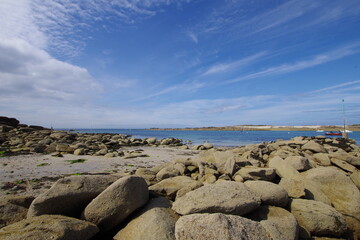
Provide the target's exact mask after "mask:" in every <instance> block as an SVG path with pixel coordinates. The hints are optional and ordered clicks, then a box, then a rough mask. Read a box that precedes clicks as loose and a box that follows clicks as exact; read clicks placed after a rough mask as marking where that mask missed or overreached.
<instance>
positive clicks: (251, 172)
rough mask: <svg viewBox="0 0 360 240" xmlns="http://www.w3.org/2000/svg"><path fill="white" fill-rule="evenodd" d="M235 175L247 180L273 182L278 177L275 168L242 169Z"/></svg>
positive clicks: (251, 167)
mask: <svg viewBox="0 0 360 240" xmlns="http://www.w3.org/2000/svg"><path fill="white" fill-rule="evenodd" d="M234 175H240V176H241V177H242V178H243V179H244V180H245V181H246V180H264V181H273V180H274V179H275V177H276V172H275V169H274V168H259V167H254V166H247V167H243V168H241V169H240V170H239V171H237V172H236V173H235V174H234Z"/></svg>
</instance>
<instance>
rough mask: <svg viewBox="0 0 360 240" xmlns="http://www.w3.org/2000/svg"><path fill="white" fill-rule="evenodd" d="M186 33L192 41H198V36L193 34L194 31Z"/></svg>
mask: <svg viewBox="0 0 360 240" xmlns="http://www.w3.org/2000/svg"><path fill="white" fill-rule="evenodd" d="M186 35H187V36H188V37H189V38H190V39H191V40H192V41H193V42H194V43H198V42H199V40H198V37H197V36H196V35H195V33H193V32H187V33H186Z"/></svg>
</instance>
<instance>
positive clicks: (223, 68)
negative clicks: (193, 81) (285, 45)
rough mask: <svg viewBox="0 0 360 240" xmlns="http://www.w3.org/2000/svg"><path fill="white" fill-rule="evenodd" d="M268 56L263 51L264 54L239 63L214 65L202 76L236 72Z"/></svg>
mask: <svg viewBox="0 0 360 240" xmlns="http://www.w3.org/2000/svg"><path fill="white" fill-rule="evenodd" d="M266 54H267V53H266V52H265V51H263V52H259V53H256V54H254V55H251V56H248V57H245V58H243V59H239V60H237V61H233V62H228V63H220V64H216V65H213V66H211V67H210V68H209V69H208V70H206V71H205V72H204V73H203V74H202V76H208V75H212V74H218V73H227V72H229V71H232V70H235V69H237V68H241V67H244V66H247V65H249V64H252V63H254V62H255V61H257V60H259V59H260V58H261V57H263V56H265V55H266Z"/></svg>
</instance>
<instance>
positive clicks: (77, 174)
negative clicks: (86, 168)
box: [71, 173, 83, 176]
mask: <svg viewBox="0 0 360 240" xmlns="http://www.w3.org/2000/svg"><path fill="white" fill-rule="evenodd" d="M80 175H83V173H73V174H71V176H80Z"/></svg>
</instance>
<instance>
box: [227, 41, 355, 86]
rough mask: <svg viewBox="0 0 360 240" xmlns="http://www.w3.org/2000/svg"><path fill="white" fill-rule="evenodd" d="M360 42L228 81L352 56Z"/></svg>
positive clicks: (293, 69) (268, 74) (295, 69)
mask: <svg viewBox="0 0 360 240" xmlns="http://www.w3.org/2000/svg"><path fill="white" fill-rule="evenodd" d="M359 45H360V43H355V44H350V45H348V46H345V47H341V48H339V49H336V50H333V51H330V52H325V53H323V54H319V55H316V56H314V57H313V58H311V59H309V60H305V61H299V62H296V63H293V64H283V65H280V66H275V67H270V68H267V69H265V70H262V71H259V72H255V73H251V74H248V75H245V76H242V77H238V78H235V79H232V80H229V81H227V82H226V83H235V82H240V81H244V80H249V79H254V78H260V77H267V76H272V75H278V74H284V73H289V72H295V71H299V70H302V69H306V68H310V67H314V66H317V65H320V64H324V63H327V62H331V61H335V60H338V59H341V58H343V57H346V56H350V55H353V54H356V53H358V52H359V51H360V49H359Z"/></svg>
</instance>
